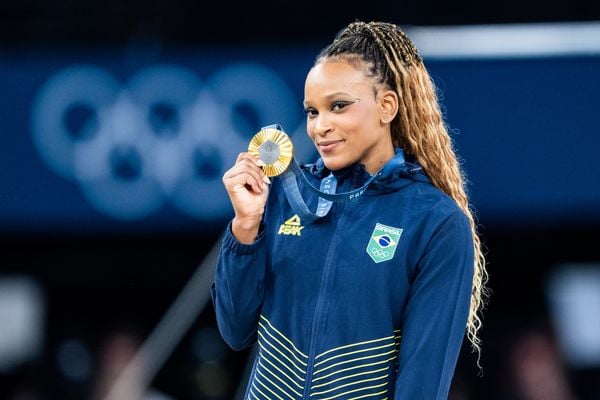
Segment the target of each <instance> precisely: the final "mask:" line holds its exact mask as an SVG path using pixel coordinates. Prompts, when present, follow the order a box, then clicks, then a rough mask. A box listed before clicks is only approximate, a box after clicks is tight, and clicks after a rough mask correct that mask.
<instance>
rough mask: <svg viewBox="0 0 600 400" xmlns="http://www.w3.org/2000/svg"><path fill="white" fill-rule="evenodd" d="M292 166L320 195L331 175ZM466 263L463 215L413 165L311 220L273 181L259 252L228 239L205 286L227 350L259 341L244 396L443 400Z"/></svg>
mask: <svg viewBox="0 0 600 400" xmlns="http://www.w3.org/2000/svg"><path fill="white" fill-rule="evenodd" d="M303 169H304V170H305V173H306V175H307V176H308V177H309V178H310V179H312V180H313V181H314V182H313V183H314V185H315V186H317V187H318V184H319V181H320V179H322V178H324V177H325V176H326V175H327V174H329V172H330V171H328V170H327V169H326V168H325V167H324V165H323V163H322V161H321V160H319V161H318V162H317V163H316V164H312V165H308V166H303ZM334 174H335V176H336V178H337V181H338V192H341V191H349V190H351V189H353V188H356V187H359V186H361V185H362V184H363V183H364V182H365V181H366V179H367V178H368V177H369V175H368V173H367V171H366V170H365V169H364V167H363V166H362V165H360V164H357V165H353V166H351V167H348V168H345V169H343V170H340V171H336V172H335V173H334ZM299 183H300V186H301V190H302V191H303V195H304V197H305V199H307V200H308V202H309V205H310V206H311V207H312V209H313V210H314V209H315V206H316V201H317V198H316V195H315V194H314V193H312V192H310V191H309V190H308V189H307V188H306V187H303V186H302V182H299ZM473 260H474V253H473V238H472V234H471V229H470V226H469V222H468V220H467V218H466V217H465V215H464V213H463V212H462V211H461V210H460V209H459V208H458V206H457V205H456V203H455V202H454V201H453V200H452V199H451V198H450V197H448V196H447V195H445V194H444V193H443V192H441V191H440V190H439V189H437V188H436V187H435V186H433V185H432V184H431V183H430V181H429V179H428V178H427V177H426V175H425V174H424V173H423V172H422V170H421V169H420V168H418V166H417V165H416V164H415V163H405V164H402V165H401V166H399V167H398V168H396V169H395V170H393V171H391V172H390V173H389V174H387V175H386V176H381V177H379V178H377V179H376V180H375V181H374V182H372V183H371V184H370V185H369V187H368V189H367V191H366V192H365V194H363V195H362V196H361V197H359V198H358V199H356V200H355V201H350V202H345V203H334V205H333V207H332V209H331V211H330V212H329V214H328V215H327V216H325V217H323V218H321V219H319V220H317V221H316V222H314V223H311V224H304V223H303V222H302V220H301V219H300V218H299V217H298V216H297V215H295V213H294V211H293V210H292V209H291V208H290V206H289V204H288V201H287V199H286V197H285V194H284V192H283V189H282V187H281V182H280V181H279V180H278V179H276V178H275V179H273V183H272V184H271V188H270V193H269V199H268V202H267V207H266V211H265V216H264V219H263V225H262V226H261V230H260V233H259V236H258V238H257V240H256V242H255V243H253V244H250V245H244V244H241V243H239V242H238V241H237V240H236V239H235V238H234V237H233V235H232V234H231V230H230V227H229V228H228V229H227V232H226V233H225V235H224V237H223V240H222V246H221V252H220V256H219V260H218V265H217V270H216V275H215V282H214V284H213V287H212V298H213V304H214V307H215V311H216V316H217V322H218V326H219V330H220V332H221V335H222V337H223V338H224V340H225V341H226V342H227V343H228V344H229V346H231V347H232V348H233V349H244V348H246V347H249V346H252V345H253V344H254V343H256V342H258V350H259V351H258V354H257V357H256V359H255V360H254V367H253V370H252V374H251V376H250V381H249V382H248V387H247V391H246V399H286V400H287V399H290V400H294V399H321V400H324V399H346V400H348V399H369V400H371V399H403V400H417V399H423V400H435V399H447V397H448V391H449V387H450V383H451V379H452V375H453V373H454V368H455V365H456V361H457V358H458V354H459V350H460V347H461V344H462V341H463V337H464V333H465V327H466V322H467V317H468V312H469V304H470V296H471V286H472V278H473Z"/></svg>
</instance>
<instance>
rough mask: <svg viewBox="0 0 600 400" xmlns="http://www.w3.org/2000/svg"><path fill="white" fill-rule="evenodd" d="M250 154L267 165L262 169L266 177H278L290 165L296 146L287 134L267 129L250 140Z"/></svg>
mask: <svg viewBox="0 0 600 400" xmlns="http://www.w3.org/2000/svg"><path fill="white" fill-rule="evenodd" d="M248 153H250V154H252V155H253V156H255V157H258V159H259V160H261V161H262V162H264V163H265V165H264V166H263V167H262V169H263V171H264V172H265V175H266V176H268V177H271V176H277V175H279V174H281V173H283V171H285V170H286V169H287V167H288V166H289V165H290V162H291V161H292V157H293V155H294V145H293V144H292V141H291V140H290V138H289V136H288V135H287V134H286V133H285V132H283V131H280V130H279V129H274V128H265V129H262V130H260V131H259V132H258V133H257V134H256V135H254V137H253V138H252V140H250V144H249V145H248Z"/></svg>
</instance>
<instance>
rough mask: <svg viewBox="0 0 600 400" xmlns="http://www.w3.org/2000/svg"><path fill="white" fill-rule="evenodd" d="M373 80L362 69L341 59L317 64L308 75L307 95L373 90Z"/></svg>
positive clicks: (305, 87) (306, 83)
mask: <svg viewBox="0 0 600 400" xmlns="http://www.w3.org/2000/svg"><path fill="white" fill-rule="evenodd" d="M373 83H374V82H373V80H372V79H371V78H369V77H368V76H367V75H366V74H365V73H364V71H363V70H362V69H359V68H356V67H354V66H353V65H351V64H349V63H346V62H341V61H327V62H323V63H319V64H317V65H315V66H314V67H313V68H312V69H311V70H310V71H309V72H308V75H307V76H306V82H305V86H304V89H305V96H306V97H308V96H309V95H310V97H313V96H315V97H316V96H319V97H320V96H327V95H328V94H330V93H335V92H348V91H362V90H371V88H372V87H373Z"/></svg>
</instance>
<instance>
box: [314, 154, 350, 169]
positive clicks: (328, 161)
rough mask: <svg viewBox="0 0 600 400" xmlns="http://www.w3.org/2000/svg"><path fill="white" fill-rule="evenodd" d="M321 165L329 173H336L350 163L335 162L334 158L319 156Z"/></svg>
mask: <svg viewBox="0 0 600 400" xmlns="http://www.w3.org/2000/svg"><path fill="white" fill-rule="evenodd" d="M321 158H322V159H323V163H324V164H325V166H326V167H327V169H328V170H330V171H337V170H338V169H342V168H346V167H348V166H350V165H351V164H352V163H350V162H348V161H343V160H336V159H335V158H334V157H327V156H325V157H324V156H321Z"/></svg>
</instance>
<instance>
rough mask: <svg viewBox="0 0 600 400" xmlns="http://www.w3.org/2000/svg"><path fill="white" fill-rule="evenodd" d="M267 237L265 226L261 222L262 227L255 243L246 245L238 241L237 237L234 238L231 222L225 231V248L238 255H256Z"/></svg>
mask: <svg viewBox="0 0 600 400" xmlns="http://www.w3.org/2000/svg"><path fill="white" fill-rule="evenodd" d="M264 237H265V226H264V224H263V223H262V222H261V223H260V227H259V228H258V235H257V236H256V239H255V240H254V243H251V244H245V243H242V242H240V241H238V240H237V239H236V238H235V236H233V232H232V230H231V221H230V222H229V224H228V225H227V229H226V230H225V235H223V248H225V249H228V250H231V251H232V252H234V253H236V254H240V255H243V254H253V253H256V251H257V250H258V248H259V247H260V246H262V242H263V240H264Z"/></svg>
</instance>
